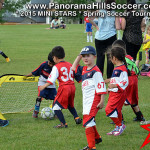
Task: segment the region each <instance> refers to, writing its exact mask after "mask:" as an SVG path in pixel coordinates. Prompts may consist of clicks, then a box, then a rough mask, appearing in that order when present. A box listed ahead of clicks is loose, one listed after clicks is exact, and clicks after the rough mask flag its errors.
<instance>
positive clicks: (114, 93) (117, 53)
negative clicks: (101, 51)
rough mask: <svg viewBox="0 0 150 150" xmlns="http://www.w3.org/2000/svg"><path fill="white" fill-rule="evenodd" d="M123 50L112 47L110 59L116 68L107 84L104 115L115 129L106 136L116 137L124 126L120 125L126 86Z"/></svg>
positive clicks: (126, 74)
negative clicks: (107, 93) (106, 100)
mask: <svg viewBox="0 0 150 150" xmlns="http://www.w3.org/2000/svg"><path fill="white" fill-rule="evenodd" d="M125 54H126V53H125V50H124V49H123V48H122V47H112V48H111V51H110V58H111V61H112V63H113V64H114V65H115V66H116V67H115V68H114V70H113V74H112V77H111V79H110V83H109V84H108V91H109V98H108V103H107V106H106V108H105V111H106V115H107V116H108V117H110V118H111V119H112V120H113V122H114V123H115V125H116V127H115V129H114V130H113V131H111V132H109V133H107V135H114V136H118V135H120V134H122V132H123V131H124V130H125V128H126V126H125V125H124V124H123V123H122V113H121V110H122V107H123V104H124V102H125V100H126V90H125V89H126V87H127V86H128V71H127V64H126V60H125Z"/></svg>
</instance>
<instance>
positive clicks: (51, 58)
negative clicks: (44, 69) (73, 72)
mask: <svg viewBox="0 0 150 150" xmlns="http://www.w3.org/2000/svg"><path fill="white" fill-rule="evenodd" d="M48 60H49V61H50V62H51V63H53V64H55V62H54V60H53V57H52V52H50V53H49V54H48Z"/></svg>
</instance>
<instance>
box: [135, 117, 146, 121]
mask: <svg viewBox="0 0 150 150" xmlns="http://www.w3.org/2000/svg"><path fill="white" fill-rule="evenodd" d="M133 121H145V118H144V117H141V118H140V119H139V118H137V117H135V118H134V119H133Z"/></svg>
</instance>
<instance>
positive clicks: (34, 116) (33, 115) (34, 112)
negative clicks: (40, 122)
mask: <svg viewBox="0 0 150 150" xmlns="http://www.w3.org/2000/svg"><path fill="white" fill-rule="evenodd" d="M38 113H39V112H38V111H36V110H34V111H33V114H32V117H33V118H38Z"/></svg>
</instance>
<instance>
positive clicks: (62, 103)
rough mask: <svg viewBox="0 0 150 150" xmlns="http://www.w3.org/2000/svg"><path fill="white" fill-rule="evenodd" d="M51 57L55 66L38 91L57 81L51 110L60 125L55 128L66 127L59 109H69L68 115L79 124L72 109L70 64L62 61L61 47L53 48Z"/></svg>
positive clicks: (72, 77)
mask: <svg viewBox="0 0 150 150" xmlns="http://www.w3.org/2000/svg"><path fill="white" fill-rule="evenodd" d="M52 57H53V60H54V62H55V63H56V65H55V66H54V67H53V69H52V72H51V73H50V76H49V77H48V80H47V83H46V84H44V85H43V86H41V87H40V90H41V91H42V90H43V89H45V88H46V87H47V86H50V85H53V84H54V83H55V81H56V79H57V80H58V81H59V88H58V93H57V95H56V97H55V100H54V104H53V110H54V112H55V114H56V115H57V117H58V119H59V120H60V122H61V124H58V125H57V126H55V128H67V127H68V125H67V123H66V121H65V118H64V116H63V113H62V111H61V109H69V111H70V113H71V114H72V115H73V116H74V119H75V122H76V124H81V123H82V119H81V118H80V117H79V116H78V114H77V112H76V109H75V107H74V97H75V85H74V76H73V71H72V64H70V63H69V62H66V61H64V58H65V51H64V49H63V47H61V46H56V47H54V48H53V50H52Z"/></svg>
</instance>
